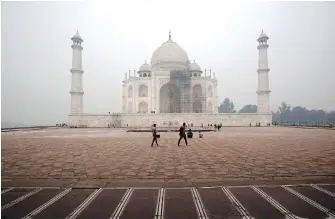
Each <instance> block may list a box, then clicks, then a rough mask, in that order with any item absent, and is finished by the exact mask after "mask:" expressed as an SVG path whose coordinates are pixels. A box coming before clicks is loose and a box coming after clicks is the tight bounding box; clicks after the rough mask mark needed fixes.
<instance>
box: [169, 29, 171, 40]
mask: <svg viewBox="0 0 335 219" xmlns="http://www.w3.org/2000/svg"><path fill="white" fill-rule="evenodd" d="M169 40H171V30H169Z"/></svg>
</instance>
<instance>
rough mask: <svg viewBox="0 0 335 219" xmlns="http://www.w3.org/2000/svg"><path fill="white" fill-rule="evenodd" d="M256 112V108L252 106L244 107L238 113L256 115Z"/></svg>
mask: <svg viewBox="0 0 335 219" xmlns="http://www.w3.org/2000/svg"><path fill="white" fill-rule="evenodd" d="M256 112H257V106H256V105H253V104H248V105H245V106H244V107H243V108H242V109H241V110H240V111H239V113H256Z"/></svg>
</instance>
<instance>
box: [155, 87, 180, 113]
mask: <svg viewBox="0 0 335 219" xmlns="http://www.w3.org/2000/svg"><path fill="white" fill-rule="evenodd" d="M159 112H160V113H179V112H180V90H179V88H177V86H176V85H174V84H171V83H170V82H169V83H167V84H164V85H163V86H162V87H161V89H160V91H159Z"/></svg>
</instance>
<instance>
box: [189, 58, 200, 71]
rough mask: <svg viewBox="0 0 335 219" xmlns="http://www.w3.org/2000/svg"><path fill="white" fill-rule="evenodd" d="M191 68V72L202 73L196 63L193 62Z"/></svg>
mask: <svg viewBox="0 0 335 219" xmlns="http://www.w3.org/2000/svg"><path fill="white" fill-rule="evenodd" d="M189 68H190V70H191V71H198V72H201V68H200V66H199V65H198V64H197V63H195V61H193V63H191V64H190V66H189Z"/></svg>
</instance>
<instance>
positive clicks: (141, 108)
mask: <svg viewBox="0 0 335 219" xmlns="http://www.w3.org/2000/svg"><path fill="white" fill-rule="evenodd" d="M138 109H139V113H147V112H148V103H146V102H144V101H142V102H140V104H139V105H138Z"/></svg>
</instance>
